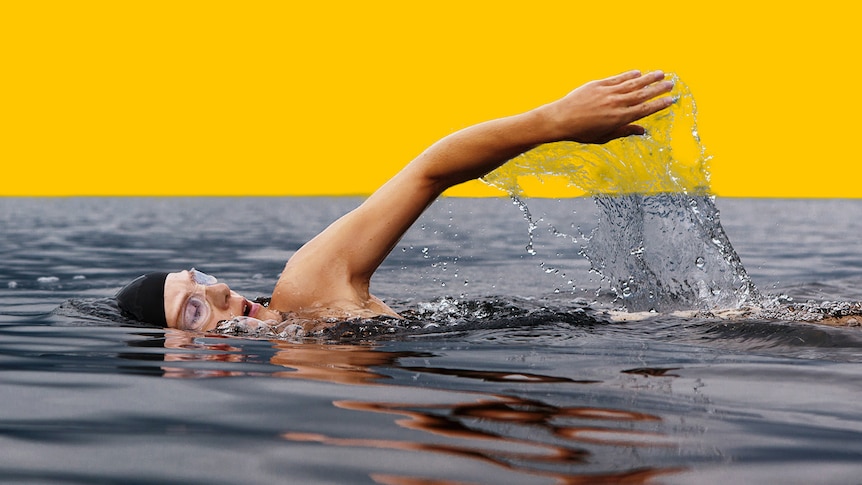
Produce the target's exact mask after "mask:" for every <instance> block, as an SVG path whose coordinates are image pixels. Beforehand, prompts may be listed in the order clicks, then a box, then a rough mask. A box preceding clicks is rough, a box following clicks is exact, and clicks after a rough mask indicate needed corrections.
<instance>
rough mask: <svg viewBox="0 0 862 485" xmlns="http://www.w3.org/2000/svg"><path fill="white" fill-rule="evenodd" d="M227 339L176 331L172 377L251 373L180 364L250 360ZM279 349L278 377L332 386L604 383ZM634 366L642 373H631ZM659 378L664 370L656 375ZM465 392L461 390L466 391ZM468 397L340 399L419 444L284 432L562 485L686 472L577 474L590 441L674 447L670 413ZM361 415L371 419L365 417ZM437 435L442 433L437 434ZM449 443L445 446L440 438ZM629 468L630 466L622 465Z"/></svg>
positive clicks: (370, 351) (168, 344)
mask: <svg viewBox="0 0 862 485" xmlns="http://www.w3.org/2000/svg"><path fill="white" fill-rule="evenodd" d="M219 340H224V337H218V338H213V339H206V340H203V339H200V336H199V335H196V334H194V333H191V332H186V331H180V330H173V329H168V330H166V333H165V338H164V340H163V343H164V346H165V349H166V350H165V354H164V364H163V365H162V370H163V371H164V377H168V378H202V377H239V376H244V375H246V376H247V375H250V374H249V373H247V372H245V371H230V370H226V369H224V368H222V366H220V367H217V368H206V367H204V368H202V367H201V366H200V365H197V366H194V367H190V366H178V365H174V364H178V363H189V362H196V363H198V364H201V363H204V364H208V363H212V362H219V363H238V362H247V361H249V360H250V357H252V356H249V355H247V354H245V353H244V352H243V349H242V348H241V347H236V346H233V345H230V344H229V343H226V342H219ZM270 343H271V345H272V348H273V350H274V354H273V355H272V356H271V357H270V358H269V362H270V363H271V364H273V365H276V366H281V367H284V368H287V369H288V370H286V371H273V372H271V373H270V374H269V375H270V376H273V377H281V378H288V379H303V380H313V381H321V382H329V383H334V384H339V385H360V386H379V385H388V384H387V381H389V380H391V377H390V375H389V374H388V373H387V372H388V371H393V370H395V371H399V370H400V371H405V372H409V373H411V374H414V375H419V374H423V375H441V376H448V377H454V378H458V379H467V380H479V381H483V382H495V383H516V384H518V385H519V386H523V385H530V384H545V385H549V384H554V385H589V384H596V383H600V382H601V381H598V380H588V379H582V380H576V379H570V378H566V377H561V376H550V375H542V374H536V373H528V372H497V371H482V370H471V369H455V368H441V367H434V366H416V365H402V364H401V360H402V359H404V358H413V359H424V360H428V359H430V358H433V357H434V354H432V353H425V352H411V351H404V352H400V351H383V350H380V349H379V348H377V346H375V345H372V344H359V345H332V344H329V345H327V344H314V343H305V344H296V343H290V342H285V341H282V340H275V341H271V342H270ZM624 372H634V371H624ZM651 375H662V374H661V373H658V372H657V373H653V374H651ZM461 394H463V393H459V395H461ZM469 394H470V395H472V398H471V399H470V400H468V401H461V400H459V401H454V402H438V403H428V402H425V403H422V402H388V401H387V402H375V401H360V400H335V401H332V406H334V407H336V408H338V409H344V410H350V411H357V412H360V413H380V414H386V415H392V416H397V417H398V419H396V420H395V421H394V422H395V424H397V425H398V426H399V427H401V428H404V429H408V430H413V431H420V432H423V433H425V434H426V435H427V436H426V437H425V438H424V439H423V438H422V436H421V435H419V436H418V437H417V438H418V439H415V440H412V441H410V440H391V439H389V440H387V439H365V438H355V437H338V436H329V435H324V434H320V433H308V432H295V431H283V432H282V433H281V436H282V438H284V439H286V440H288V441H292V442H307V443H319V444H322V445H327V446H335V447H352V448H374V449H389V450H401V451H409V452H421V453H432V454H435V455H444V456H447V455H452V456H457V457H460V458H464V459H468V460H477V461H479V462H482V463H486V464H491V465H493V466H496V467H500V468H503V469H505V470H508V471H510V472H513V473H519V474H528V475H533V476H541V477H547V478H553V479H554V480H555V481H556V483H565V484H576V483H620V482H621V481H624V482H625V483H646V482H647V481H649V480H650V479H653V478H655V477H657V476H660V475H664V474H668V473H673V472H676V471H679V470H681V468H680V467H666V468H643V467H636V468H635V469H628V470H626V469H623V470H618V471H616V472H614V473H610V474H607V473H606V474H596V473H586V474H582V473H578V471H577V469H578V467H579V466H580V467H584V466H585V465H588V464H589V463H590V461H591V456H592V455H593V454H594V453H595V451H593V450H592V449H591V448H589V447H587V446H586V445H591V446H593V447H594V446H600V447H624V448H630V449H633V448H650V447H674V446H678V445H679V443H678V442H677V440H676V439H675V438H673V437H670V436H668V435H666V434H665V433H663V432H662V431H661V421H662V419H661V417H659V416H656V415H652V414H648V413H642V412H635V411H627V410H623V409H611V408H602V407H589V406H558V405H554V404H551V403H548V402H544V401H542V400H540V399H536V398H525V397H521V396H518V395H509V394H499V393H491V394H489V393H483V392H479V391H471V392H469ZM358 419H360V420H361V419H362V418H361V417H360V418H358ZM435 437H436V438H437V439H435ZM441 437H442V438H445V439H446V442H439V440H438V439H439V438H441ZM622 468H625V467H622ZM369 476H371V477H372V478H373V479H374V480H375V481H376V482H378V483H392V484H411V483H456V482H448V481H435V480H429V479H428V477H419V476H416V477H409V476H394V475H389V474H385V473H378V472H376V471H374V470H373V467H372V470H371V471H369Z"/></svg>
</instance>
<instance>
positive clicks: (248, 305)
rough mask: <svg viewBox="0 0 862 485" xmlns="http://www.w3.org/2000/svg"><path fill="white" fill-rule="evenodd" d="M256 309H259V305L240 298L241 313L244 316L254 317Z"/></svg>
mask: <svg viewBox="0 0 862 485" xmlns="http://www.w3.org/2000/svg"><path fill="white" fill-rule="evenodd" d="M258 311H260V305H258V304H257V303H252V302H250V301H248V300H246V299H243V300H242V315H243V316H244V317H252V318H254V317H255V316H257V313H258Z"/></svg>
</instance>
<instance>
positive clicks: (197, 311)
mask: <svg viewBox="0 0 862 485" xmlns="http://www.w3.org/2000/svg"><path fill="white" fill-rule="evenodd" d="M116 298H117V305H118V306H119V307H120V309H121V310H123V312H124V313H125V314H126V315H128V316H129V317H131V318H133V319H135V320H137V321H139V322H143V323H149V324H152V325H157V326H160V327H170V328H179V329H183V330H199V331H204V330H212V329H213V328H215V327H216V325H217V324H218V322H220V321H222V320H229V319H231V318H233V317H237V316H251V317H253V318H262V317H264V316H269V315H264V313H268V312H267V310H266V309H265V308H263V307H262V306H261V305H259V304H257V303H252V302H250V301H248V300H246V299H245V298H243V297H242V295H239V294H238V293H236V292H233V291H231V289H230V288H229V287H228V286H227V285H226V284H224V283H218V280H216V278H214V277H212V276H210V275H208V274H205V273H202V272H200V271H196V270H195V269H194V268H192V269H191V270H188V271H180V272H176V273H148V274H145V275H143V276H140V277H138V278H137V279H135V280H134V281H132V282H131V283H129V284H128V285H126V286H125V287H123V288H122V289H121V290H120V291H119V292H118V293H117V296H116Z"/></svg>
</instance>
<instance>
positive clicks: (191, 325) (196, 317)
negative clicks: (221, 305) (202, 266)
mask: <svg viewBox="0 0 862 485" xmlns="http://www.w3.org/2000/svg"><path fill="white" fill-rule="evenodd" d="M189 275H190V276H191V278H192V281H194V282H195V291H194V293H192V294H191V296H189V298H188V300H186V303H185V304H184V305H183V311H182V314H181V317H180V318H181V321H182V328H184V329H186V330H199V329H200V328H201V327H203V326H204V325H205V324H206V323H207V322H209V321H210V317H211V316H212V314H213V312H212V308H211V307H210V304H209V302H208V301H207V296H206V287H207V286H212V285H214V284H216V283H218V280H217V279H216V277H215V276H210V275H208V274H206V273H203V272H201V271H198V270H196V269H194V268H192V269H190V270H189ZM202 287H203V288H202Z"/></svg>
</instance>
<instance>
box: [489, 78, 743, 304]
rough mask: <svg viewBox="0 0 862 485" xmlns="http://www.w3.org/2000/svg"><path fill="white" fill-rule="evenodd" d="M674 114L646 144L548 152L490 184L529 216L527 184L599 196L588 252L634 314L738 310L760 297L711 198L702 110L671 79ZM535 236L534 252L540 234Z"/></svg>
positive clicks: (653, 121) (631, 141)
mask: <svg viewBox="0 0 862 485" xmlns="http://www.w3.org/2000/svg"><path fill="white" fill-rule="evenodd" d="M673 80H674V91H673V92H672V93H671V95H673V96H675V97H676V99H677V101H676V103H675V104H674V106H673V107H672V108H671V109H669V110H666V111H664V112H661V113H657V114H656V115H653V116H651V117H648V118H647V119H645V120H644V121H643V123H642V125H643V126H644V128H646V130H647V135H646V136H640V137H627V138H623V139H619V140H614V141H612V142H610V143H607V144H605V145H584V144H578V143H573V142H559V143H550V144H547V145H543V146H540V147H538V148H536V149H534V150H531V151H529V152H527V153H525V154H523V155H521V156H519V157H517V158H515V159H514V160H513V161H511V162H510V163H508V164H506V165H504V166H503V167H501V168H500V169H499V170H497V171H495V172H492V173H491V174H488V175H487V176H486V177H485V178H484V180H485V182H487V183H489V184H491V185H493V186H496V187H498V188H502V189H504V190H507V191H508V192H509V193H510V194H511V195H512V197H513V198H515V200H516V203H518V204H519V207H521V211H522V212H523V213H524V214H525V215H529V210H528V209H527V208H526V205H524V204H523V201H521V200H520V198H519V196H520V195H521V194H522V192H523V190H522V188H521V183H520V179H521V178H522V177H527V176H539V177H541V176H543V175H551V176H562V177H565V178H566V179H567V180H568V182H569V184H570V185H572V186H574V187H576V188H578V189H580V190H582V191H583V192H584V193H585V194H588V195H591V196H593V198H594V200H595V202H596V204H597V205H598V207H599V209H600V217H599V224H598V226H597V228H596V229H595V230H594V231H593V233H592V234H591V235H590V236H589V237H588V238H587V239H588V241H587V244H586V246H585V247H583V248H581V249H582V250H581V254H583V255H584V256H585V257H586V258H587V259H588V260H589V261H590V263H591V265H592V269H593V271H595V272H597V273H598V274H600V275H601V276H602V277H603V278H604V279H605V280H606V281H607V282H608V284H609V285H610V287H611V289H612V290H613V291H614V292H615V293H616V295H617V296H618V298H620V299H621V300H622V303H623V304H624V305H625V307H626V308H627V309H628V310H630V311H650V310H655V311H675V310H692V309H698V310H709V309H717V308H737V307H740V306H743V305H746V304H751V303H752V302H755V301H757V300H759V295H758V292H757V289H756V288H755V287H754V285H753V283H752V282H751V279H750V278H749V277H748V275H747V274H746V272H745V268H744V267H743V266H742V262H741V261H740V259H739V256H738V255H737V254H736V252H735V251H734V250H733V247H732V245H731V244H730V240H729V239H728V237H727V235H726V234H725V233H724V230H723V229H722V227H721V223H720V221H719V212H718V209H716V207H715V204H714V200H713V198H712V197H711V196H710V195H709V170H708V162H709V160H710V158H711V157H710V156H709V155H708V154H707V152H706V148H705V146H704V145H703V143H702V142H701V140H700V135H699V133H698V129H697V106H696V104H695V102H694V97H693V96H692V94H691V91H690V90H689V89H688V87H687V86H686V85H685V84H684V83H683V82H682V81H680V80H679V78H677V77H676V76H673ZM528 219H529V220H530V221H531V226H530V231H529V232H530V243H529V244H528V251H530V250H532V248H533V233H534V231H535V227H534V225H533V223H532V217H528Z"/></svg>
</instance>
